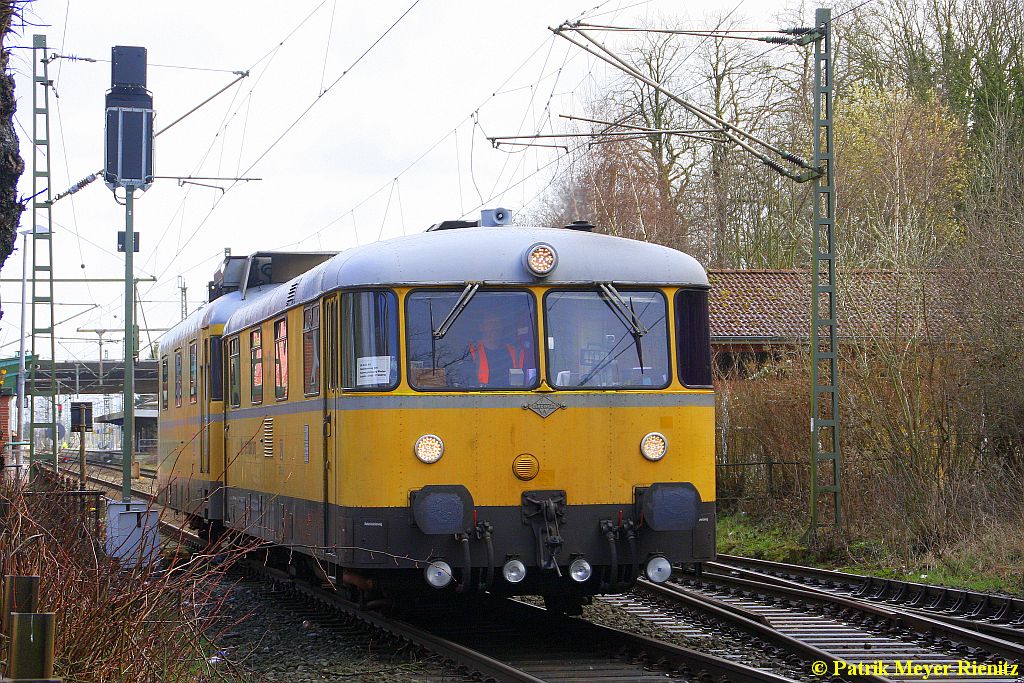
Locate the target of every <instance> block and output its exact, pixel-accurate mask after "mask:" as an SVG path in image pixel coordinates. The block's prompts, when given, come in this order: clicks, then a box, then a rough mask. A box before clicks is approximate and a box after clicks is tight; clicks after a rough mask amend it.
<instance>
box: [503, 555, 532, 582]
mask: <svg viewBox="0 0 1024 683" xmlns="http://www.w3.org/2000/svg"><path fill="white" fill-rule="evenodd" d="M501 574H502V576H504V577H505V580H506V581H508V582H509V583H519V582H520V581H522V580H523V579H525V578H526V565H525V564H523V563H522V562H520V561H519V560H509V561H508V562H506V563H505V566H504V567H502V568H501Z"/></svg>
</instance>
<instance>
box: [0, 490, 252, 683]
mask: <svg viewBox="0 0 1024 683" xmlns="http://www.w3.org/2000/svg"><path fill="white" fill-rule="evenodd" d="M41 484H42V480H36V481H35V482H33V484H32V485H31V486H30V487H29V488H28V489H23V488H22V486H21V485H20V484H18V483H16V482H14V481H12V480H10V479H4V480H3V482H2V483H0V507H2V508H3V509H4V510H5V519H4V526H3V531H2V532H0V570H2V572H3V573H4V574H15V575H33V574H35V575H39V576H40V577H41V581H40V605H39V609H40V611H49V612H55V613H56V614H57V643H56V654H57V661H56V666H57V672H56V674H57V675H58V676H60V677H63V679H64V680H65V681H69V682H76V681H81V682H83V683H85V682H89V683H105V682H111V683H113V682H119V683H120V682H125V683H127V682H130V681H131V682H133V681H138V682H140V683H141V682H143V681H145V682H150V681H210V680H222V674H221V673H220V672H221V671H223V670H224V668H225V667H227V668H228V669H231V668H232V666H231V664H230V662H222V663H220V664H218V665H217V666H216V667H214V666H212V665H210V664H209V663H208V658H210V657H211V655H212V654H213V652H212V649H211V648H212V643H213V642H214V641H216V639H217V637H218V635H219V634H221V633H223V632H224V631H225V630H226V629H228V628H230V627H231V626H232V625H233V624H232V623H226V622H225V620H224V619H223V618H222V617H221V616H220V615H221V607H222V601H223V600H224V599H225V596H226V595H227V593H228V590H227V588H228V586H227V584H226V583H225V581H226V577H225V572H226V571H227V570H228V568H229V567H230V566H231V565H232V564H233V563H234V562H235V561H237V560H238V559H239V558H240V557H241V556H242V555H243V554H244V553H245V552H246V551H247V550H249V548H247V547H246V546H245V544H240V543H237V542H236V541H235V540H234V539H231V538H225V539H222V540H221V541H219V542H217V543H214V544H211V545H210V546H209V547H207V548H206V549H205V550H203V551H200V552H194V553H193V552H188V551H184V550H182V549H181V548H180V547H178V546H176V545H174V546H173V547H171V546H169V547H167V548H165V549H164V551H163V552H162V554H161V557H160V559H159V561H156V562H150V563H140V564H138V566H136V567H134V568H126V567H122V566H119V565H118V563H117V562H116V561H115V560H113V559H110V558H108V557H106V556H105V555H104V554H103V546H102V543H101V542H100V539H98V538H97V537H96V535H95V531H94V528H93V519H94V517H93V511H92V510H88V509H86V507H87V505H88V504H83V500H82V499H81V498H78V497H72V496H70V495H67V494H66V493H65V492H61V490H60V488H59V486H58V487H56V488H55V487H53V486H52V485H51V486H47V487H45V488H44V487H43V486H42V485H41ZM30 539H31V540H30Z"/></svg>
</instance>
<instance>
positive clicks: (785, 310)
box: [708, 270, 953, 347]
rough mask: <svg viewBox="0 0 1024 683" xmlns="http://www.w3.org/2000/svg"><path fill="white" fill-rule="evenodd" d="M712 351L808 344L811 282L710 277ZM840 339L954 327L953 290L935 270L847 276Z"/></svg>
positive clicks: (753, 274) (729, 274) (798, 277)
mask: <svg viewBox="0 0 1024 683" xmlns="http://www.w3.org/2000/svg"><path fill="white" fill-rule="evenodd" d="M708 278H709V280H710V282H711V297H710V314H711V338H712V343H713V345H715V346H718V347H723V346H729V345H733V344H743V345H748V346H760V345H770V344H793V343H806V342H807V340H808V338H809V337H810V311H811V279H810V272H809V271H806V270H718V271H710V272H709V273H708ZM838 280H839V282H838V290H839V292H838V293H839V297H838V301H837V303H838V306H839V327H838V334H839V337H840V340H842V339H843V338H846V339H853V338H874V337H877V336H879V335H895V336H898V337H902V338H907V337H919V336H923V335H925V334H927V335H928V336H929V337H932V338H934V337H935V336H936V335H940V333H941V331H942V330H946V329H948V325H949V324H950V322H951V321H952V319H953V318H952V315H951V312H952V305H951V296H950V290H949V289H947V288H946V287H944V286H943V283H944V282H945V279H944V278H943V277H941V274H940V273H936V272H934V271H928V272H916V273H899V272H894V271H870V270H857V271H847V272H845V273H841V274H840V275H839V276H838Z"/></svg>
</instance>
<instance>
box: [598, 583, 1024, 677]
mask: <svg viewBox="0 0 1024 683" xmlns="http://www.w3.org/2000/svg"><path fill="white" fill-rule="evenodd" d="M709 570H710V571H709ZM605 599H606V600H609V601H611V602H612V603H613V604H616V605H617V606H619V607H621V608H622V609H625V610H627V611H630V612H631V613H633V614H634V615H636V616H638V617H640V618H642V619H645V620H647V621H649V622H651V623H654V624H656V625H658V626H660V627H661V628H664V629H666V630H668V631H669V632H674V633H683V634H685V635H687V636H689V637H691V638H693V637H700V635H701V633H707V634H714V632H715V629H719V628H721V627H722V626H723V625H728V628H729V629H731V630H733V631H737V632H740V633H743V634H746V635H747V637H749V638H751V639H752V646H753V647H755V648H757V649H761V650H764V651H765V652H769V653H773V652H776V653H777V652H785V653H789V655H790V656H792V657H794V658H797V659H799V660H801V661H802V662H803V664H802V668H805V669H806V670H808V671H810V672H812V673H815V674H821V673H827V674H829V675H834V674H838V675H839V676H840V677H844V678H855V679H857V680H872V681H888V680H901V681H915V680H929V681H960V682H962V683H963V682H966V681H975V682H978V683H980V682H981V681H995V680H1002V681H1019V680H1024V677H1022V676H1020V669H1019V664H1020V662H1021V661H1022V660H1024V646H1022V645H1020V644H1018V643H1014V642H1009V641H1005V640H1002V639H999V638H995V637H993V636H990V635H988V634H983V633H979V632H978V631H973V630H968V629H964V628H962V627H959V626H957V625H955V624H950V623H948V622H945V621H941V620H936V619H931V618H929V617H926V616H923V615H919V614H915V613H910V612H907V611H905V610H897V609H893V608H891V607H888V606H882V605H878V604H874V603H870V602H865V601H862V600H856V599H853V598H849V597H845V596H839V595H832V594H828V593H825V592H822V591H811V590H807V589H806V588H803V587H792V586H785V585H780V584H779V583H778V582H777V581H776V580H775V579H774V578H773V577H768V578H767V579H766V580H761V579H758V578H751V577H749V576H737V575H736V572H729V573H718V572H717V570H716V567H714V565H713V563H712V566H711V567H706V568H705V571H704V572H703V573H701V574H700V575H699V576H695V575H690V576H686V575H680V576H677V577H676V578H675V579H673V580H672V581H670V582H668V583H666V584H664V585H661V586H658V585H655V584H651V583H649V582H647V581H643V580H641V582H640V585H639V587H638V589H637V590H636V591H634V592H633V593H632V594H630V595H627V596H619V597H610V598H605ZM713 642H714V641H713V639H712V640H709V643H712V644H713ZM1014 664H1016V665H1018V668H1017V669H1016V671H1015V670H1014V669H1013V668H1012V665H1014Z"/></svg>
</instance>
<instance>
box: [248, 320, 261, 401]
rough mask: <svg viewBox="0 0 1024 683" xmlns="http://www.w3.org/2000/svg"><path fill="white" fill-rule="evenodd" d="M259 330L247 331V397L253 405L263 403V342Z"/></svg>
mask: <svg viewBox="0 0 1024 683" xmlns="http://www.w3.org/2000/svg"><path fill="white" fill-rule="evenodd" d="M262 334H263V332H262V331H261V330H253V331H252V332H250V333H249V386H250V387H251V389H250V392H249V399H250V400H251V401H252V404H253V405H258V404H260V403H263V344H262V340H261V339H260V337H261V336H262Z"/></svg>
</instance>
